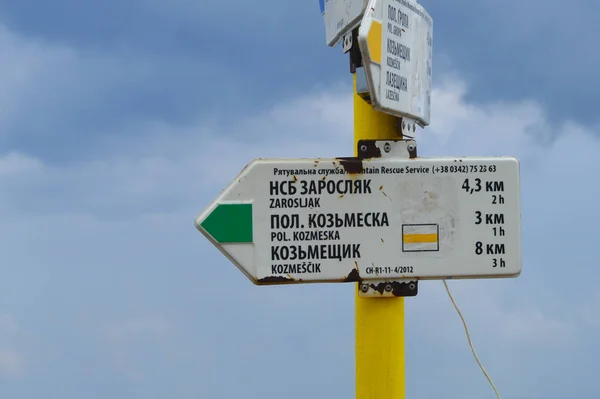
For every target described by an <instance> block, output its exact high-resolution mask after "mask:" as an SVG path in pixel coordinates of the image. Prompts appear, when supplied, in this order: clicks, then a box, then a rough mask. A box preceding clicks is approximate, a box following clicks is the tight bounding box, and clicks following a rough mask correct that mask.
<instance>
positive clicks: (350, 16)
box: [320, 0, 367, 46]
mask: <svg viewBox="0 0 600 399" xmlns="http://www.w3.org/2000/svg"><path fill="white" fill-rule="evenodd" d="M320 1H321V8H322V9H321V12H322V13H323V18H324V19H325V39H326V41H327V45H329V46H335V45H336V44H337V43H338V42H339V41H340V39H341V38H342V36H344V35H345V34H346V33H348V32H350V31H352V29H354V28H356V27H357V26H358V25H359V24H360V19H361V17H362V16H363V13H364V11H365V7H366V5H367V0H320Z"/></svg>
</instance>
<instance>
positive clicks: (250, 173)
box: [195, 147, 521, 284]
mask: <svg viewBox="0 0 600 399" xmlns="http://www.w3.org/2000/svg"><path fill="white" fill-rule="evenodd" d="M405 148H406V147H405ZM195 224H196V227H197V228H198V229H199V230H200V231H201V232H202V233H203V234H204V235H205V236H206V237H207V238H208V239H209V240H210V241H211V242H212V243H213V244H214V245H215V246H216V247H217V248H219V249H220V250H221V252H223V254H225V255H226V256H227V257H228V258H229V259H230V260H231V261H232V262H233V263H234V264H235V265H237V266H238V267H239V268H240V270H242V271H243V272H244V273H245V274H246V276H247V277H248V278H250V279H251V280H252V281H253V282H254V283H256V284H273V283H294V282H298V283H300V282H340V281H359V280H383V279H387V280H390V279H397V280H399V279H446V278H495V277H515V276H517V275H519V273H520V272H521V217H520V186H519V164H518V161H517V160H516V159H514V158H510V157H504V158H499V157H489V158H484V157H465V158H451V157H448V158H416V159H407V158H406V157H394V156H391V157H387V158H370V159H363V160H360V159H358V158H350V159H348V158H346V159H338V158H332V159H259V160H255V161H253V162H251V163H250V164H249V165H248V166H247V167H246V168H245V169H244V170H243V171H242V172H241V173H240V175H239V176H238V177H237V178H236V179H235V180H234V181H233V182H232V183H231V184H230V185H229V186H228V187H227V188H226V189H225V190H224V191H223V192H222V193H221V195H220V196H219V197H218V198H217V199H216V200H215V201H214V202H213V203H212V204H211V205H210V206H209V207H208V208H207V209H206V210H205V211H204V212H203V213H202V214H201V215H200V216H198V218H197V219H196V223H195Z"/></svg>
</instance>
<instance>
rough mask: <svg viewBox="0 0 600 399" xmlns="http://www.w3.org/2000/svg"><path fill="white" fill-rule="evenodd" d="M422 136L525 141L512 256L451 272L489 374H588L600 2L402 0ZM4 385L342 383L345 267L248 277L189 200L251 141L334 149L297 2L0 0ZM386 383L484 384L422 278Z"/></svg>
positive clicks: (341, 386) (344, 139) (346, 350)
mask: <svg viewBox="0 0 600 399" xmlns="http://www.w3.org/2000/svg"><path fill="white" fill-rule="evenodd" d="M422 4H423V5H424V6H425V7H426V8H427V9H428V11H429V12H430V14H431V15H432V17H433V19H434V21H435V22H434V23H435V31H434V32H435V33H434V34H435V44H434V50H435V51H434V76H435V78H434V81H435V90H434V94H433V98H432V124H431V126H430V127H428V128H427V129H425V130H423V131H421V132H419V134H418V137H417V139H418V142H419V148H420V155H423V156H435V155H513V156H517V157H519V159H520V160H521V178H522V205H523V262H524V263H523V273H522V275H521V276H520V277H519V278H518V279H510V280H489V281H452V282H451V283H450V287H451V289H452V290H453V292H454V294H455V297H456V300H457V301H458V303H459V305H460V306H461V308H462V309H463V312H464V314H465V317H466V318H467V321H468V322H469V325H470V327H471V330H472V336H473V339H474V343H475V346H476V349H477V351H478V354H479V355H480V357H481V359H482V361H483V362H484V365H485V367H486V368H487V370H488V372H489V373H490V374H491V375H492V377H493V378H494V381H495V383H496V385H497V387H498V388H499V390H500V392H501V393H502V395H503V397H504V398H505V399H591V398H598V397H600V388H598V385H597V384H596V379H597V376H596V374H597V358H598V356H600V344H599V343H598V338H597V337H599V336H600V289H599V288H598V283H597V282H598V279H599V278H600V269H599V266H600V263H599V262H598V259H597V253H596V249H597V247H598V237H599V234H598V230H597V229H598V225H599V224H600V211H598V208H597V202H598V196H599V195H600V180H599V179H598V174H600V164H599V163H598V156H597V154H598V153H599V152H600V142H599V135H598V129H597V127H598V124H599V122H600V119H599V116H598V111H597V109H596V106H597V104H599V103H600V91H598V90H597V87H598V85H600V75H598V72H597V71H599V70H600V55H598V53H597V52H596V51H594V50H593V48H592V47H591V46H592V44H593V43H596V42H597V41H598V39H600V33H599V32H598V29H597V27H596V23H595V20H596V16H597V15H598V13H600V3H598V2H597V1H592V0H572V1H570V2H568V4H567V3H566V2H559V1H556V0H555V1H542V0H529V1H527V2H522V1H517V0H504V1H496V0H456V1H452V2H448V1H445V0H427V1H426V0H423V1H422ZM0 54H2V61H1V62H0V128H1V130H0V216H1V219H0V220H1V221H2V222H1V223H0V237H1V240H0V243H1V244H0V248H1V250H2V251H1V252H0V257H1V258H0V259H1V260H2V262H1V263H0V270H1V271H2V278H1V279H0V397H2V398H10V399H13V398H14V399H21V398H31V399H33V398H36V399H37V398H39V397H60V398H65V399H67V398H78V399H79V398H89V399H93V398H108V397H110V398H114V399H120V398H124V399H125V398H127V399H130V398H144V399H153V398H157V399H158V398H167V397H173V398H182V399H184V398H213V399H217V398H232V397H240V396H242V395H243V396H244V397H247V398H265V399H267V398H273V399H275V398H278V399H279V398H282V397H285V398H290V399H296V398H298V399H300V398H306V397H313V398H321V397H339V398H342V397H343V398H351V397H353V396H354V293H353V285H351V284H337V285H335V284H332V285H325V286H324V285H317V286H301V287H298V286H286V287H255V286H253V285H252V284H251V283H250V282H249V281H248V280H247V279H246V278H245V277H244V276H243V275H242V274H241V273H240V272H239V271H238V270H237V269H236V268H235V267H234V266H233V265H231V264H230V263H229V262H228V261H227V260H226V259H225V258H224V257H223V256H222V255H221V254H220V253H219V252H218V251H217V250H216V249H215V248H214V247H213V246H212V245H211V244H210V243H209V242H208V241H206V240H205V239H204V237H202V235H201V234H200V233H199V232H198V231H197V230H196V229H195V228H194V226H193V221H194V218H195V217H196V216H197V215H198V214H199V213H200V212H201V211H202V210H203V209H204V207H206V206H207V205H208V204H209V203H210V201H211V200H212V199H213V198H214V197H215V196H216V195H217V194H218V193H219V191H220V190H221V189H222V188H224V187H225V185H226V184H227V183H228V182H229V181H230V180H231V179H233V178H234V177H235V175H236V174H237V173H238V172H239V171H240V169H241V168H242V167H243V166H244V165H245V164H246V163H247V162H249V161H250V160H251V159H253V158H257V157H319V156H320V157H331V156H345V155H350V154H351V153H352V102H351V93H352V91H351V90H352V89H351V75H350V74H349V71H348V60H347V58H346V56H344V55H342V54H341V49H340V48H339V47H338V48H334V49H332V48H328V47H327V46H326V45H325V33H324V25H323V21H322V17H321V15H320V12H319V6H318V1H317V0H314V1H306V2H305V1H283V0H266V1H263V2H259V3H254V2H248V1H242V0H231V1H228V2H223V1H221V0H201V1H188V0H169V1H167V0H129V1H116V0H105V1H82V0H55V1H42V0H19V1H16V0H1V1H0ZM419 289H420V292H419V295H418V297H416V298H410V299H408V300H407V301H406V313H407V314H406V347H407V355H406V362H407V370H406V375H407V388H406V389H407V398H412V399H433V398H440V397H445V398H475V397H477V398H494V394H493V392H492V390H491V388H490V387H489V386H488V385H487V382H486V380H485V378H484V377H483V375H482V374H481V372H480V371H479V369H478V368H477V365H476V363H475V361H474V360H473V358H472V356H471V354H470V351H469V347H468V345H467V341H466V339H465V336H464V332H463V330H462V325H461V323H460V320H459V318H458V317H457V315H456V313H455V312H454V309H453V308H452V305H451V303H450V301H449V300H448V298H447V296H446V293H445V291H444V288H443V285H442V283H441V282H426V283H422V284H421V285H420V287H419Z"/></svg>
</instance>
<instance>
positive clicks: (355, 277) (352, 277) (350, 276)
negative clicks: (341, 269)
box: [344, 262, 360, 283]
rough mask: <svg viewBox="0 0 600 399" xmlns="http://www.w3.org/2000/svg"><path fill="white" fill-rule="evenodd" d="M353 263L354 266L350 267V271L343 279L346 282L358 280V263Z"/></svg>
mask: <svg viewBox="0 0 600 399" xmlns="http://www.w3.org/2000/svg"><path fill="white" fill-rule="evenodd" d="M354 264H355V265H356V268H354V269H352V271H351V272H350V273H348V275H347V276H346V278H345V279H344V282H346V283H349V282H352V281H360V273H359V271H358V263H356V262H354Z"/></svg>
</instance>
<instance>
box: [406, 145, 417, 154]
mask: <svg viewBox="0 0 600 399" xmlns="http://www.w3.org/2000/svg"><path fill="white" fill-rule="evenodd" d="M415 148H417V147H416V146H415V145H414V144H409V145H408V151H411V152H412V151H414V150H415Z"/></svg>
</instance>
